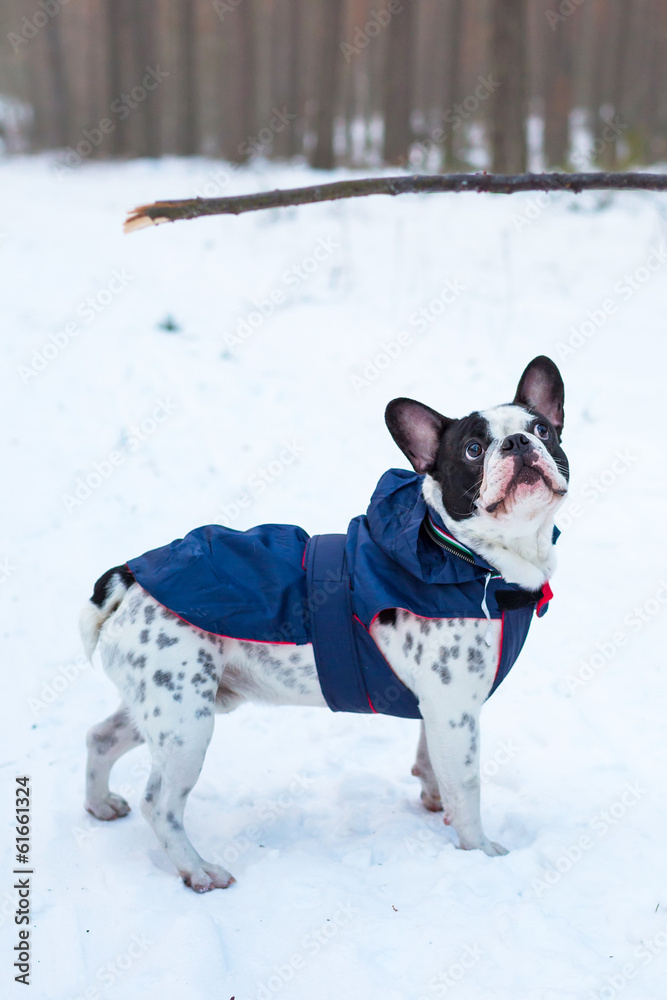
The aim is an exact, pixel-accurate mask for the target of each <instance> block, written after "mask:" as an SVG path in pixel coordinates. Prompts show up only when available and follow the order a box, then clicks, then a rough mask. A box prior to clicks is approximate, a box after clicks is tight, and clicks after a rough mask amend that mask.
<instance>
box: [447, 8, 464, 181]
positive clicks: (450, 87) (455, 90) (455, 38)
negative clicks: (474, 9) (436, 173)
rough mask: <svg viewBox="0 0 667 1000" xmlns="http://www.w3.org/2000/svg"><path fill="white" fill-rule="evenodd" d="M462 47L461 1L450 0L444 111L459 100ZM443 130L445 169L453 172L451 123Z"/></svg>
mask: <svg viewBox="0 0 667 1000" xmlns="http://www.w3.org/2000/svg"><path fill="white" fill-rule="evenodd" d="M462 47H463V0H450V11H449V24H448V26H447V39H446V42H445V109H446V110H448V109H449V108H451V107H452V106H453V105H454V104H455V102H456V101H457V100H458V99H459V90H460V87H461V49H462ZM444 128H445V164H444V166H445V169H446V170H449V171H451V170H455V169H456V167H457V165H458V160H457V150H456V143H455V139H456V136H455V134H454V129H453V128H452V124H451V122H445V123H444Z"/></svg>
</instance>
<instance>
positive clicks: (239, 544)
mask: <svg viewBox="0 0 667 1000" xmlns="http://www.w3.org/2000/svg"><path fill="white" fill-rule="evenodd" d="M422 483H423V477H422V476H418V475H416V474H415V473H414V472H407V471H405V470H403V469H391V470H390V471H389V472H386V473H385V474H384V475H383V476H382V478H381V479H380V482H379V483H378V485H377V487H376V489H375V492H374V494H373V496H372V498H371V502H370V505H369V508H368V511H367V513H366V514H365V515H361V516H359V517H355V518H354V519H353V520H352V521H350V525H349V527H348V530H347V534H346V535H315V536H313V537H312V538H311V537H310V536H309V535H308V534H307V533H306V532H305V531H304V530H303V529H302V528H298V527H296V526H295V525H287V524H263V525H260V526H259V527H256V528H251V529H250V530H249V531H235V530H233V529H231V528H223V527H222V526H221V525H217V524H213V525H207V526H206V527H203V528H196V529H195V530H194V531H191V532H190V533H189V534H188V535H186V536H185V538H182V539H180V538H179V539H177V540H176V541H174V542H172V543H171V545H165V546H163V547H162V548H159V549H153V550H152V551H150V552H146V553H145V554H144V555H142V556H139V557H138V558H136V559H131V560H130V561H129V562H128V564H127V565H128V567H129V569H130V571H131V572H132V573H133V575H134V577H135V579H136V581H137V582H138V583H139V584H140V585H141V586H142V587H143V588H144V590H146V591H148V593H149V594H151V596H152V597H154V598H155V600H157V601H159V603H160V604H163V605H164V606H165V607H167V608H169V609H170V610H171V611H173V612H174V613H175V614H177V615H179V616H180V617H181V618H183V619H184V620H185V621H187V622H189V623H190V624H191V625H194V626H196V627H197V628H200V629H203V630H205V631H206V632H212V633H214V634H215V635H221V636H228V637H231V638H235V639H245V640H247V641H250V642H264V643H289V644H296V645H303V644H305V643H312V645H313V651H314V656H315V663H316V665H317V671H318V677H319V681H320V686H321V688H322V692H323V694H324V697H325V699H326V702H327V704H328V705H329V707H330V708H331V709H332V710H333V711H334V712H380V713H383V714H385V715H395V716H400V717H402V718H409V719H419V718H421V714H420V711H419V703H418V701H417V698H416V697H415V695H414V694H413V693H412V692H411V691H410V690H409V689H408V688H407V687H406V686H405V685H404V684H403V683H402V682H401V681H400V680H399V679H398V677H397V676H396V675H395V674H394V672H393V671H392V669H391V667H390V666H389V664H388V662H387V661H386V659H385V658H384V656H383V655H382V653H381V652H380V651H379V649H378V648H377V646H376V645H375V642H374V641H373V639H372V637H371V635H370V633H369V628H370V625H371V623H372V622H373V620H374V619H375V618H376V617H377V616H378V615H379V614H380V612H382V611H385V610H387V609H391V608H404V609H405V610H407V611H410V612H412V613H413V614H415V615H418V616H420V617H422V618H476V619H482V620H485V619H486V618H489V619H502V640H501V651H500V657H499V662H498V668H497V671H496V676H495V680H494V684H493V687H492V689H491V692H490V693H491V694H492V693H493V691H495V689H496V688H497V687H498V685H499V684H500V683H501V682H502V681H503V680H504V678H505V677H506V676H507V674H508V673H509V671H510V669H511V668H512V666H513V664H514V663H515V661H516V659H517V657H518V655H519V653H520V652H521V648H522V646H523V644H524V641H525V639H526V636H527V634H528V629H529V627H530V622H531V618H532V614H533V611H535V610H536V611H537V614H538V615H540V616H541V615H542V614H543V613H544V612H545V611H546V608H547V605H548V601H549V598H550V597H551V596H552V595H551V591H550V590H549V587H548V584H545V586H544V588H543V590H542V592H539V591H535V592H533V591H525V590H523V589H522V588H521V587H519V586H517V585H516V584H511V583H508V582H507V581H506V580H504V579H503V578H502V577H501V576H500V574H499V573H498V572H497V571H496V570H495V569H494V568H493V566H491V565H489V563H487V562H486V561H485V560H484V559H482V558H481V557H480V556H477V555H476V554H475V553H473V552H471V551H470V550H469V549H467V548H466V547H465V546H463V545H461V543H459V542H458V541H457V540H456V539H455V538H453V536H452V535H451V534H449V533H448V532H447V530H446V529H445V528H444V526H443V524H442V523H441V522H440V521H439V519H438V517H437V515H435V513H434V512H433V511H431V510H430V509H429V508H427V505H426V502H425V501H424V498H423V497H422ZM555 533H556V535H557V530H556V532H555Z"/></svg>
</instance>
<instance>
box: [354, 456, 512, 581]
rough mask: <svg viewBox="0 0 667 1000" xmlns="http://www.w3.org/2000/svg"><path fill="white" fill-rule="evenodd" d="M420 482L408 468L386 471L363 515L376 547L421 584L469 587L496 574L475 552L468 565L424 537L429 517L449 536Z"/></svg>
mask: <svg viewBox="0 0 667 1000" xmlns="http://www.w3.org/2000/svg"><path fill="white" fill-rule="evenodd" d="M423 483H424V476H419V475H417V473H416V472H409V471H408V470H407V469H389V471H388V472H385V474H384V475H383V476H382V478H381V479H380V481H379V483H378V484H377V486H376V487H375V492H374V493H373V496H372V497H371V502H370V504H369V507H368V510H367V512H366V518H367V522H368V528H369V532H370V536H371V538H372V539H373V541H374V542H375V544H376V545H377V546H378V547H379V548H380V549H382V551H383V552H384V553H385V555H387V556H389V558H390V559H392V560H393V561H394V562H397V563H398V564H399V565H400V566H402V567H403V568H404V569H406V570H407V571H408V572H409V573H411V574H412V575H413V576H415V577H417V579H419V580H422V581H423V582H424V583H431V584H433V583H438V584H449V583H453V584H458V583H467V582H469V581H471V580H479V579H482V578H484V577H485V576H486V575H487V574H488V573H490V572H492V573H496V572H497V571H496V570H495V569H494V567H493V566H491V564H490V563H488V562H487V561H486V560H485V559H483V558H482V557H481V556H478V555H477V554H476V553H474V552H473V553H471V557H472V558H473V559H474V562H473V563H470V562H467V561H466V560H465V559H462V558H460V557H459V556H456V555H453V554H451V553H449V552H447V551H445V550H444V549H441V548H440V546H439V545H436V544H435V543H434V542H432V541H431V540H430V538H428V536H426V534H425V532H424V531H423V530H422V525H423V522H424V518H425V517H426V514H427V512H428V513H429V514H430V516H431V518H432V520H433V522H434V523H435V524H436V525H437V526H438V527H439V528H440V530H441V531H444V532H445V533H446V534H450V532H449V531H448V529H447V528H445V526H444V524H443V523H442V519H441V518H440V517H439V516H438V514H437V513H436V512H435V511H434V510H433V509H432V508H430V507H429V506H428V505H427V503H426V501H425V500H424V497H423V496H422V486H423ZM450 537H451V535H450ZM468 551H469V550H468ZM508 586H513V585H512V584H508Z"/></svg>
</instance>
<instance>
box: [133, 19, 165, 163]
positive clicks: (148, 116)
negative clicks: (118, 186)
mask: <svg viewBox="0 0 667 1000" xmlns="http://www.w3.org/2000/svg"><path fill="white" fill-rule="evenodd" d="M157 3H158V0H135V7H134V8H133V11H132V13H133V21H134V24H133V31H132V34H133V39H134V55H135V59H134V63H135V70H134V78H135V83H136V84H139V82H140V81H141V80H142V79H143V77H144V76H145V74H146V69H147V67H149V66H151V67H155V65H156V63H157V62H158V55H157ZM133 86H134V84H133ZM134 113H135V115H136V130H135V136H136V140H135V143H134V145H135V147H136V152H137V154H138V155H139V156H159V155H160V152H161V142H160V89H159V87H158V88H157V90H155V91H153V92H151V93H150V94H149V95H148V97H147V98H146V99H145V100H144V101H142V102H141V104H139V105H138V106H137V109H136V111H135V112H134Z"/></svg>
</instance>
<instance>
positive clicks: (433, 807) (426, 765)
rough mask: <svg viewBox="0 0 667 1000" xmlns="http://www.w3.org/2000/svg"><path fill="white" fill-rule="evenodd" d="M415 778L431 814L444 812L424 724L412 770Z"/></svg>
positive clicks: (423, 800) (420, 731)
mask: <svg viewBox="0 0 667 1000" xmlns="http://www.w3.org/2000/svg"><path fill="white" fill-rule="evenodd" d="M412 773H413V774H414V776H415V778H419V780H420V781H421V786H422V794H421V798H422V802H423V803H424V806H425V808H426V809H428V810H430V812H442V799H441V798H440V789H439V788H438V779H437V778H436V776H435V771H434V770H433V765H432V764H431V758H430V757H429V753H428V744H427V742H426V728H425V726H424V723H423V722H422V724H421V727H420V730H419V743H418V744H417V759H416V761H415V763H414V767H413V768H412Z"/></svg>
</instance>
